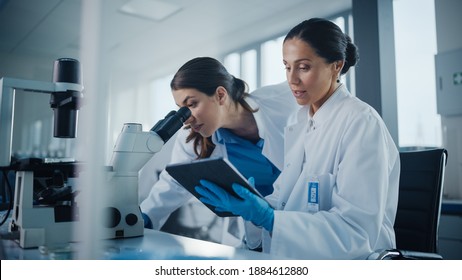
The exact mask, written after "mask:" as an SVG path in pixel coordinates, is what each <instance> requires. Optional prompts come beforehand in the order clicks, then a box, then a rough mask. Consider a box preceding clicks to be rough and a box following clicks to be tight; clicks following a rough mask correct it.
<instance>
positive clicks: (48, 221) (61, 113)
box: [0, 58, 83, 248]
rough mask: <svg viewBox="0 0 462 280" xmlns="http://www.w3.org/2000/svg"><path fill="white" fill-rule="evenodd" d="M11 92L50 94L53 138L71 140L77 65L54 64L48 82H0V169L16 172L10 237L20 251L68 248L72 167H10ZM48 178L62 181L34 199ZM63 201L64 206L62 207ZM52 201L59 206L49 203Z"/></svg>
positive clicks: (35, 162)
mask: <svg viewBox="0 0 462 280" xmlns="http://www.w3.org/2000/svg"><path fill="white" fill-rule="evenodd" d="M16 90H23V91H28V92H38V93H48V94H50V95H51V98H50V107H51V108H52V109H53V111H54V132H53V136H54V137H60V138H75V136H76V129H77V118H78V110H79V108H80V106H81V100H82V98H83V94H82V91H83V85H82V80H81V68H80V63H79V61H77V60H75V59H71V58H61V59H58V60H56V61H55V62H54V67H53V81H52V82H43V81H32V80H22V79H15V78H7V77H3V78H1V79H0V167H2V168H3V169H11V170H15V171H16V180H15V182H16V186H15V195H14V203H13V215H12V219H11V222H10V225H9V231H10V232H12V233H16V238H17V240H18V242H19V245H20V246H21V247H23V248H30V247H37V246H40V245H48V244H51V243H62V242H69V241H70V236H71V230H72V228H71V225H72V223H73V221H74V220H75V213H76V212H75V209H74V205H73V204H72V200H73V194H72V192H71V191H70V190H71V189H70V186H68V185H67V182H66V181H67V179H68V178H70V177H75V176H76V173H75V172H74V168H75V166H74V163H73V162H68V163H66V164H62V163H59V164H51V163H50V162H46V161H45V159H39V158H37V159H24V160H22V161H18V162H14V163H12V161H11V150H12V136H13V121H14V101H15V93H16ZM50 172H51V173H54V172H61V176H62V179H63V180H61V181H60V183H59V184H55V183H56V181H55V182H53V180H51V185H47V184H45V185H44V186H43V189H42V191H43V193H42V196H41V197H36V194H37V193H36V192H35V191H36V190H34V188H36V186H37V184H38V182H39V181H41V180H44V181H45V182H46V181H47V179H50V178H53V175H50ZM64 173H65V174H64ZM54 178H55V179H56V178H57V177H54ZM64 178H66V181H64ZM45 194H47V195H45ZM61 195H63V196H61ZM64 195H65V196H66V199H65V200H66V202H64V201H63V197H64ZM57 197H58V200H57V201H59V202H57V201H55V200H54V198H57ZM40 198H41V199H42V201H41V200H40ZM50 198H53V199H51V200H50ZM43 199H45V200H43ZM63 215H64V216H63Z"/></svg>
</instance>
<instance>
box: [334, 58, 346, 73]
mask: <svg viewBox="0 0 462 280" xmlns="http://www.w3.org/2000/svg"><path fill="white" fill-rule="evenodd" d="M344 65H345V60H337V61H336V62H334V67H335V71H337V73H338V74H340V72H342V68H343V66H344Z"/></svg>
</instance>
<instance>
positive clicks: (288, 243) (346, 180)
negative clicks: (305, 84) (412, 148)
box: [246, 85, 400, 259]
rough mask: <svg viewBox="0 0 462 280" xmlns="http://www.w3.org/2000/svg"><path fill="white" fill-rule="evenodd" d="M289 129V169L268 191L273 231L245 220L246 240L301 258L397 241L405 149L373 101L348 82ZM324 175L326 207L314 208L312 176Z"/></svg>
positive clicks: (360, 254) (356, 253)
mask: <svg viewBox="0 0 462 280" xmlns="http://www.w3.org/2000/svg"><path fill="white" fill-rule="evenodd" d="M308 111H309V108H308V107H307V106H305V107H302V108H301V109H300V110H299V112H298V113H297V114H296V116H295V123H293V124H289V125H288V126H287V127H286V129H285V159H284V160H285V162H284V167H285V168H284V170H283V172H282V173H281V175H280V176H279V178H278V179H277V180H276V182H275V184H274V188H275V191H274V193H273V194H271V195H270V196H268V197H267V198H268V201H270V202H271V204H272V205H273V207H274V208H275V209H276V210H275V211H274V228H273V232H272V234H269V233H268V232H267V231H265V230H263V232H262V230H261V229H259V228H257V227H255V226H253V225H252V224H251V223H246V230H247V231H248V232H247V242H248V245H249V246H250V247H252V246H256V245H257V244H259V243H260V241H261V240H262V239H263V243H262V245H263V251H264V252H268V253H271V254H274V255H277V256H284V257H289V258H297V259H366V258H368V256H369V255H370V254H371V253H372V252H374V251H376V250H379V249H383V248H392V247H394V246H395V234H394V230H393V224H394V221H395V215H396V208H397V203H398V182H399V170H400V161H399V153H398V150H397V148H396V145H395V144H394V142H393V140H392V138H391V136H390V134H389V133H388V130H387V128H386V126H385V124H384V122H383V121H382V119H381V118H380V116H379V115H378V114H377V112H376V111H375V110H374V109H372V108H371V107H370V106H369V105H367V104H366V103H364V102H362V101H360V100H359V99H357V98H356V97H354V96H352V95H351V94H350V93H349V92H348V90H347V89H346V87H345V86H343V85H342V86H341V87H340V88H339V89H338V90H337V91H336V92H335V93H334V94H333V95H332V96H331V97H330V98H329V99H328V100H327V101H326V102H325V103H324V104H323V105H322V106H321V108H320V109H319V110H318V111H317V112H316V114H315V115H314V116H313V117H309V114H308ZM313 179H317V180H318V181H319V205H318V206H319V211H317V212H310V211H308V209H309V207H308V181H310V180H313Z"/></svg>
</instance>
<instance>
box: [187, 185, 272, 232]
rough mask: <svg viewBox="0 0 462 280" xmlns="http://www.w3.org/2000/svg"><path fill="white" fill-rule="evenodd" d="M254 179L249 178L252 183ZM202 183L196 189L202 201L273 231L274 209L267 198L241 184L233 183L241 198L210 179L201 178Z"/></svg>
mask: <svg viewBox="0 0 462 280" xmlns="http://www.w3.org/2000/svg"><path fill="white" fill-rule="evenodd" d="M253 180H254V179H253V178H250V179H249V183H250V184H252V185H253ZM200 183H201V185H200V186H196V188H195V189H196V191H197V192H198V193H199V194H200V195H201V198H200V201H202V202H203V203H207V204H209V205H212V206H215V210H216V211H219V212H231V213H233V214H234V215H238V216H242V218H244V220H246V221H250V222H252V223H253V224H254V225H256V226H262V227H264V228H265V229H266V230H267V231H270V232H271V231H273V223H274V210H273V208H272V207H271V206H270V205H269V204H268V202H266V201H265V200H263V199H261V198H260V197H258V196H256V195H254V194H253V193H251V192H250V191H249V190H247V189H246V188H244V187H243V186H241V185H239V184H233V185H232V188H233V190H234V191H235V192H236V194H237V195H239V197H241V199H239V198H236V197H234V196H233V195H230V194H228V193H227V192H226V191H225V190H223V189H222V188H220V187H219V186H217V185H216V184H214V183H212V182H210V181H207V180H201V181H200Z"/></svg>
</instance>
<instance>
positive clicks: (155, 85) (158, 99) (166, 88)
mask: <svg viewBox="0 0 462 280" xmlns="http://www.w3.org/2000/svg"><path fill="white" fill-rule="evenodd" d="M172 79H173V74H172V75H169V76H166V77H164V78H160V79H156V80H154V81H152V83H151V84H150V87H149V95H150V98H149V100H152V101H151V102H150V104H151V110H150V112H151V117H152V119H153V120H154V122H153V123H152V124H150V127H149V129H151V127H152V126H153V125H154V124H155V123H156V122H157V121H158V120H160V119H162V118H164V117H165V115H167V114H168V112H170V111H171V110H178V106H177V105H176V104H175V100H174V99H173V96H172V91H171V89H170V82H171V81H172Z"/></svg>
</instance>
